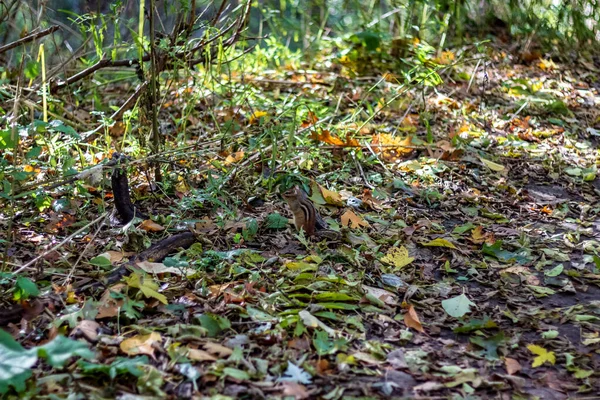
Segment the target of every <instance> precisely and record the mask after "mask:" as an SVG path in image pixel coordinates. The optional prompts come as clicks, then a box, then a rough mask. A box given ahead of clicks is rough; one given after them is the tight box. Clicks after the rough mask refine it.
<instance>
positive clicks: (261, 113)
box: [248, 111, 267, 125]
mask: <svg viewBox="0 0 600 400" xmlns="http://www.w3.org/2000/svg"><path fill="white" fill-rule="evenodd" d="M266 115H267V113H266V112H265V111H255V112H254V113H252V115H251V116H250V118H249V119H248V122H249V123H250V125H253V124H255V123H257V122H258V120H259V119H260V118H261V117H264V116H266Z"/></svg>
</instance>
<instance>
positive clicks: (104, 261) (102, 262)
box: [89, 256, 112, 269]
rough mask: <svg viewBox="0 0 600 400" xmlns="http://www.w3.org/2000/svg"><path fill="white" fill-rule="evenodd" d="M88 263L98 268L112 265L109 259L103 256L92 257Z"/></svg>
mask: <svg viewBox="0 0 600 400" xmlns="http://www.w3.org/2000/svg"><path fill="white" fill-rule="evenodd" d="M89 263H90V264H92V265H95V266H96V267H100V268H104V269H106V268H110V267H111V266H112V264H111V262H110V260H109V259H108V258H106V257H104V256H98V257H94V258H92V259H91V260H90V261H89Z"/></svg>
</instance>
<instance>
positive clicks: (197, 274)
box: [0, 49, 600, 399]
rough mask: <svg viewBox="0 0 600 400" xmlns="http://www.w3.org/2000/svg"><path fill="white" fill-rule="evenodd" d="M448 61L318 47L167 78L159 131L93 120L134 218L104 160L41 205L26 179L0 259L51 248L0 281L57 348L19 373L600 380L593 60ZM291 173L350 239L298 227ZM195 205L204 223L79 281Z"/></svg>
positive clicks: (470, 386)
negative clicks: (309, 63)
mask: <svg viewBox="0 0 600 400" xmlns="http://www.w3.org/2000/svg"><path fill="white" fill-rule="evenodd" d="M445 56H446V57H447V58H449V59H452V58H453V57H454V56H453V55H450V53H447V54H446V55H445ZM438 61H439V62H440V63H441V64H444V63H448V68H446V69H443V70H441V72H440V76H441V78H442V80H443V81H444V82H445V83H442V84H439V85H438V86H436V87H427V86H426V87H423V86H421V87H417V86H415V87H411V88H409V89H407V88H406V87H405V86H403V85H402V84H400V83H398V80H397V79H396V77H394V76H393V75H391V74H385V75H384V74H372V75H370V76H369V75H366V76H364V75H363V76H361V77H359V78H356V77H351V76H350V75H349V74H348V70H347V68H349V66H348V65H342V64H338V65H334V66H333V67H331V66H329V67H327V65H326V63H323V67H322V69H321V70H310V71H309V70H304V69H303V67H302V64H300V63H296V64H294V63H290V64H288V65H286V67H285V68H279V69H271V70H263V71H260V72H256V73H253V74H245V75H244V74H240V73H237V74H229V76H223V77H222V79H223V81H224V82H225V81H226V82H225V83H222V84H223V87H226V88H227V90H223V91H221V92H218V90H216V89H215V88H214V87H213V88H212V89H211V90H212V93H211V95H210V96H207V95H206V94H207V89H206V87H203V86H202V85H200V84H198V82H200V81H201V79H200V78H196V77H192V78H190V81H182V82H170V83H169V85H168V86H167V88H166V89H165V92H164V96H165V97H164V98H165V99H166V100H165V101H164V102H163V103H161V105H162V110H161V117H160V118H161V131H162V132H163V133H164V138H165V140H166V146H167V148H171V149H173V150H171V151H166V152H163V153H161V154H160V155H159V157H155V158H152V159H149V158H145V157H139V158H136V156H135V151H136V150H135V149H134V146H133V144H132V143H134V142H133V141H132V140H130V138H128V137H126V136H125V137H124V136H123V130H122V129H121V128H122V127H123V126H122V125H121V126H120V128H119V125H118V124H117V125H116V126H115V127H113V128H111V129H110V130H109V132H108V133H109V134H110V135H108V134H107V135H105V136H102V137H101V138H99V139H98V140H104V141H105V143H107V142H106V141H108V140H112V145H110V144H109V145H106V148H108V147H111V148H112V149H117V150H118V151H119V152H120V153H123V154H125V155H127V156H131V160H129V161H128V162H124V171H126V173H127V176H128V178H129V182H130V186H131V196H132V198H133V199H134V203H135V206H136V207H137V210H139V211H140V212H141V213H143V214H145V215H147V216H149V217H148V218H141V219H139V218H136V219H134V220H133V222H132V223H130V224H127V225H123V224H121V223H120V222H119V220H118V218H117V217H116V216H115V215H114V214H111V212H112V210H113V208H114V206H113V202H112V193H111V189H110V182H109V181H110V179H108V178H107V176H108V175H107V176H104V179H103V182H101V183H94V184H90V183H89V182H88V183H82V182H79V183H70V184H69V185H66V186H59V187H54V188H49V189H46V194H47V195H48V196H49V197H50V199H49V200H48V202H47V207H44V206H43V205H40V203H39V202H36V205H38V207H37V208H36V207H34V206H33V205H32V202H33V201H34V200H32V197H31V196H29V197H27V196H26V197H23V198H21V199H17V200H16V201H15V202H13V203H11V204H12V205H14V206H16V211H15V213H14V218H12V221H11V219H10V218H3V219H2V220H1V222H0V231H3V232H7V231H8V230H9V229H10V231H11V232H13V233H14V236H13V237H12V238H7V237H6V236H5V237H2V239H8V241H6V242H5V243H4V245H6V247H4V249H3V250H4V253H5V259H6V260H8V265H12V266H13V269H15V270H16V269H18V268H19V266H22V265H24V264H26V263H28V262H30V261H31V260H32V259H33V258H34V257H36V256H39V255H42V257H41V259H40V260H39V261H38V262H37V263H34V264H30V265H28V267H31V268H24V271H23V272H21V274H25V275H23V276H28V277H29V278H31V280H32V281H33V282H35V287H31V286H30V282H29V281H27V280H21V281H19V282H18V284H17V285H16V286H15V284H14V283H12V284H11V283H10V282H12V281H10V279H9V278H8V277H5V279H6V280H5V281H4V282H3V284H4V287H5V288H6V289H10V288H12V289H11V290H7V291H6V295H5V296H4V298H3V301H4V304H5V305H6V307H5V308H6V310H5V311H0V320H1V322H3V323H4V325H5V329H6V330H7V331H8V332H10V333H11V334H12V336H13V337H14V338H15V339H16V340H17V341H18V342H19V343H20V344H21V345H22V346H24V348H26V349H33V348H36V349H40V348H45V349H46V352H45V353H44V352H38V353H37V354H38V355H39V356H40V357H41V358H44V354H46V356H45V357H46V358H47V360H45V361H38V360H37V359H36V360H34V364H32V365H27V362H24V363H23V364H22V365H23V370H18V371H16V372H15V371H14V370H13V372H12V374H13V375H10V374H9V375H8V376H10V377H11V379H13V382H12V383H11V384H12V385H13V386H15V387H18V385H19V382H20V381H22V382H24V385H25V387H26V389H24V391H23V388H20V390H21V393H28V395H29V396H31V395H33V394H34V393H38V394H40V395H50V394H56V395H60V396H62V395H63V394H66V393H67V392H70V393H86V398H111V397H115V396H123V395H125V394H127V393H130V394H140V395H147V396H158V397H163V396H169V397H171V398H190V397H192V396H198V397H200V396H207V397H210V396H212V395H215V394H217V393H220V394H223V395H226V396H230V397H231V398H278V397H281V396H291V398H297V399H303V398H317V397H318V398H324V399H338V398H342V397H343V398H346V399H351V398H380V397H387V396H405V397H406V398H465V399H466V398H469V399H476V398H480V399H488V398H506V399H509V398H540V399H566V398H598V397H594V396H597V395H598V390H599V388H600V372H599V371H600V287H599V286H600V257H598V254H599V252H600V241H599V239H600V216H599V214H600V202H599V198H600V197H599V195H600V179H599V178H598V177H597V165H598V157H599V155H598V150H597V147H598V142H599V140H600V95H599V93H598V92H599V88H600V82H599V81H598V76H599V72H600V64H598V63H596V64H594V62H593V61H580V62H578V63H575V64H570V65H563V64H561V63H560V62H558V61H550V60H547V59H543V58H538V59H532V60H529V62H527V63H525V62H520V61H519V60H517V59H516V58H515V57H513V56H511V55H510V54H507V53H505V52H502V51H500V50H499V49H494V50H491V51H490V52H489V54H487V56H486V57H485V58H484V59H482V60H481V62H477V61H475V62H469V63H462V64H461V63H454V64H453V65H452V66H450V65H449V62H448V59H446V60H438ZM195 79H197V80H195ZM192 80H194V81H193V82H192ZM132 90H133V88H132V87H127V86H122V85H121V86H118V85H115V87H114V93H112V96H114V99H125V98H127V96H128V95H129V94H130V93H131V91H132ZM186 95H191V96H192V99H195V101H192V102H190V100H189V97H185V96H186ZM106 96H107V97H105V99H108V100H107V103H110V101H111V100H110V99H112V98H113V97H110V96H111V94H106ZM194 96H195V97H194ZM184 99H187V100H184ZM199 99H202V100H199ZM115 101H116V100H115ZM87 106H89V107H90V108H89V109H87V110H85V111H86V112H88V113H89V112H90V111H93V108H92V105H91V103H87ZM85 107H86V104H83V106H82V108H84V109H85ZM184 110H185V111H184ZM296 114H297V115H298V117H297V119H296ZM88 117H89V118H90V119H91V118H92V116H90V115H88ZM86 118H87V117H80V119H81V120H85V119H86ZM173 121H175V123H174V122H173ZM182 121H183V122H182ZM184 125H185V129H183V126H184ZM65 133H66V132H62V133H60V132H58V133H57V134H65ZM80 133H81V132H80ZM380 145H384V146H380ZM103 146H104V145H103ZM184 146H186V147H184ZM88 154H89V153H88ZM78 157H79V156H78ZM94 157H95V158H93V159H89V158H88V159H87V162H88V163H89V164H88V165H94V164H96V163H97V162H100V161H102V160H103V159H105V161H104V162H106V161H108V159H109V154H108V152H103V153H102V154H99V153H97V154H96V155H95V156H94ZM150 162H158V165H161V166H162V167H163V170H162V171H163V182H162V183H158V184H157V183H156V182H155V180H154V179H153V178H154V177H153V174H152V168H151V164H150ZM48 165H49V164H48ZM155 165H156V164H155ZM35 168H37V169H35ZM49 169H51V167H50V166H45V165H42V164H40V165H37V166H36V165H33V167H32V170H31V171H33V172H35V173H32V174H31V175H30V177H29V178H28V181H27V182H28V183H30V184H41V182H44V181H45V180H46V179H48V177H49V176H50V173H49ZM31 171H29V172H31ZM294 184H300V185H302V186H303V187H304V188H305V189H307V190H309V191H310V192H311V193H310V196H311V199H312V201H313V203H314V204H315V205H316V206H317V208H318V209H319V211H320V212H321V214H322V216H323V217H324V218H325V219H326V221H328V222H329V225H330V228H331V229H333V230H337V231H339V232H340V233H341V236H342V239H341V240H340V241H333V242H331V241H329V242H328V241H327V240H323V241H321V242H319V241H318V240H314V239H309V238H307V237H306V236H305V235H304V234H303V233H298V232H297V231H296V230H295V228H294V226H293V225H292V224H291V223H290V221H289V220H288V219H289V218H291V213H290V211H289V209H288V208H287V205H286V204H285V202H284V201H283V199H282V198H281V196H280V194H279V193H280V191H281V190H282V189H283V188H285V187H290V186H291V185H294ZM5 206H8V204H6V205H5ZM4 215H6V216H8V215H12V214H11V213H8V212H5V213H4ZM99 217H102V218H101V219H100V220H99V222H96V223H95V224H90V222H92V221H97V220H98V218H99ZM190 226H191V227H193V228H194V231H195V233H196V236H197V240H198V242H197V243H196V244H194V245H192V246H190V247H188V248H187V249H180V248H177V245H175V246H173V245H171V246H172V247H171V248H170V249H175V251H173V252H172V253H171V254H169V255H168V256H167V257H166V258H164V259H163V257H160V259H161V260H162V261H160V262H156V261H157V260H152V259H150V260H147V261H146V262H141V263H138V265H136V270H135V271H134V272H133V273H129V274H128V275H127V276H125V277H124V278H123V279H122V281H121V282H119V283H116V284H114V285H111V286H110V287H109V288H108V289H106V290H98V289H96V290H95V291H94V290H88V291H77V290H75V288H77V287H82V286H83V285H85V284H89V283H93V282H97V281H102V276H104V275H106V274H107V273H108V272H109V271H110V270H111V269H112V268H115V267H116V266H118V265H120V264H123V262H124V260H126V259H127V258H128V257H130V258H131V257H132V256H133V255H134V254H138V253H140V252H141V251H143V250H144V249H146V248H148V247H149V246H150V244H152V243H159V242H161V240H165V239H166V238H169V237H172V235H176V234H178V233H181V232H182V231H185V230H186V229H188V228H189V227H190ZM81 228H85V229H83V230H82V231H80V232H78V230H80V229H81ZM74 233H75V235H74V236H73V237H71V238H69V239H68V240H66V241H65V238H67V237H68V236H69V235H72V234H74ZM63 242H64V243H63ZM61 243H62V245H60V246H58V247H56V249H54V250H53V247H55V246H56V245H57V244H61ZM163 243H164V242H163ZM0 244H2V242H0ZM152 261H154V262H152ZM130 272H131V271H130ZM71 275H72V276H71ZM11 285H12V286H11ZM36 288H37V290H39V293H38V292H37V291H36ZM36 294H37V298H39V299H43V301H41V302H40V301H38V302H36V301H35V300H32V299H31V298H32V297H36V296H35V295H36ZM9 296H10V298H9ZM26 297H30V299H29V301H28V302H24V301H21V302H20V306H21V308H20V310H21V314H19V313H16V312H15V299H23V298H26ZM11 304H12V305H11ZM23 307H24V308H23ZM15 315H17V317H15ZM59 334H64V335H70V337H71V338H72V339H74V340H77V341H78V342H77V344H74V342H71V341H65V342H64V343H62V342H61V343H60V344H61V345H62V346H63V347H62V352H60V353H61V354H62V355H63V356H64V357H63V359H61V362H58V361H56V359H53V358H52V356H51V355H52V354H55V355H56V349H54V350H52V349H49V348H48V346H49V344H48V343H53V342H52V341H51V340H52V339H54V338H55V337H57V335H59ZM7 343H8V342H7V339H6V338H3V339H2V341H0V346H1V349H0V350H2V351H0V354H2V355H3V356H4V357H3V358H4V360H3V361H2V362H0V364H3V366H0V370H2V371H4V370H5V369H8V370H10V368H9V367H8V366H7V365H12V364H11V361H10V359H7V356H6V354H9V353H7V350H6V349H8V348H10V345H8V344H7ZM82 345H85V346H84V347H85V348H83V347H81V346H82ZM44 346H46V347H44ZM57 347H60V346H58V345H57ZM24 348H20V347H18V346H17V347H14V346H13V347H12V350H11V351H12V353H10V354H12V356H11V358H12V359H17V358H14V357H17V356H18V357H24V359H27V356H26V355H27V354H29V355H31V350H29V351H26V350H25V349H24ZM88 348H89V349H90V350H91V352H88V351H87V349H88ZM71 356H80V357H81V358H80V359H79V360H77V357H74V358H71V360H70V361H69V357H71ZM86 358H87V360H86ZM65 365H66V368H64V367H65ZM12 367H14V365H13V366H12ZM60 367H63V369H61V368H60ZM30 369H31V371H30V372H28V371H29V370H30ZM19 374H20V375H19ZM29 375H32V377H29ZM4 385H6V383H5V384H4ZM2 387H3V385H0V389H2ZM66 387H68V388H69V389H68V390H66V389H65V388H66ZM12 390H14V389H12Z"/></svg>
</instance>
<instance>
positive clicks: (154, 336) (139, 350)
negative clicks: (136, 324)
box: [119, 332, 162, 358]
mask: <svg viewBox="0 0 600 400" xmlns="http://www.w3.org/2000/svg"><path fill="white" fill-rule="evenodd" d="M161 341H162V337H161V336H160V334H159V333H157V332H152V333H149V334H147V335H136V336H134V337H130V338H129V339H125V340H123V341H122V342H121V344H120V345H119V348H120V349H121V351H122V352H123V353H125V354H127V355H129V356H135V355H138V354H146V355H149V356H150V357H152V358H154V345H155V344H157V343H158V344H160V342H161Z"/></svg>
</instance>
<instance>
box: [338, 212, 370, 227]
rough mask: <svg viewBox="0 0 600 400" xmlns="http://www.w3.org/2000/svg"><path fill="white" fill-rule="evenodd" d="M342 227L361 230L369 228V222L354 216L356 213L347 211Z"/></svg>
mask: <svg viewBox="0 0 600 400" xmlns="http://www.w3.org/2000/svg"><path fill="white" fill-rule="evenodd" d="M341 219H342V226H346V227H347V226H350V228H353V229H356V228H360V227H361V226H365V227H367V226H369V223H368V222H367V221H365V220H364V219H363V218H362V217H360V216H358V215H356V214H354V212H353V211H352V210H348V211H346V212H345V213H344V214H343V215H342V218H341Z"/></svg>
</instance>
